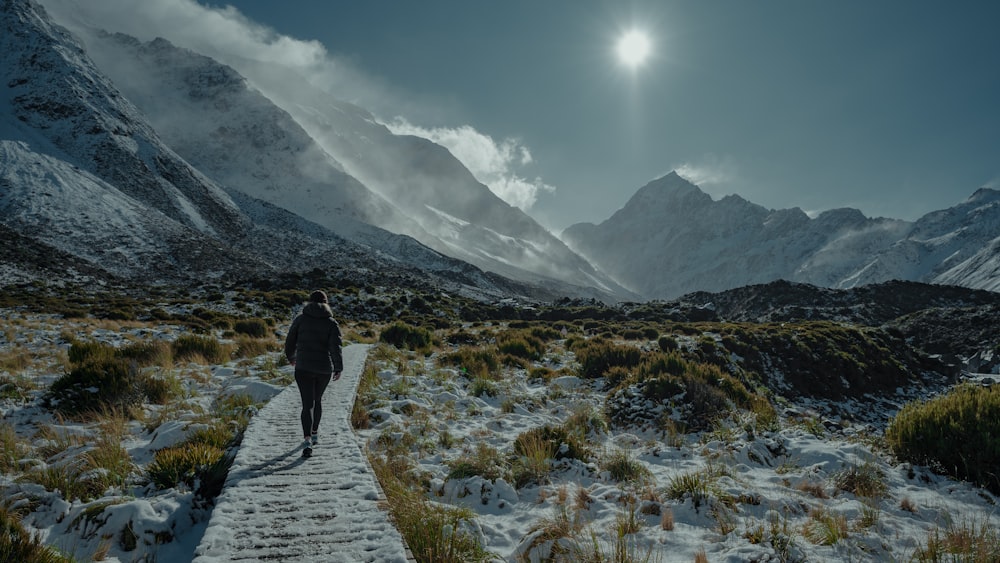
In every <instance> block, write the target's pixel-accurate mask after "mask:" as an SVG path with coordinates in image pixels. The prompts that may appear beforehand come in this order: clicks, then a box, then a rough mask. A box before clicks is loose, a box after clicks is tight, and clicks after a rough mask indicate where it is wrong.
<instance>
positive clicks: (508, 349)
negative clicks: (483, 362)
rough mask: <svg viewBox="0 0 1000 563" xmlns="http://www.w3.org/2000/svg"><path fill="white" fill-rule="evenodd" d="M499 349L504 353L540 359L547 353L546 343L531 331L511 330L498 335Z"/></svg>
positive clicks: (532, 359) (529, 358) (528, 358)
mask: <svg viewBox="0 0 1000 563" xmlns="http://www.w3.org/2000/svg"><path fill="white" fill-rule="evenodd" d="M497 349H498V350H499V351H500V353H502V354H510V355H512V356H517V357H518V358H524V359H526V360H529V361H538V360H540V359H542V355H544V354H545V343H544V342H542V340H541V339H539V338H536V337H534V336H532V335H531V334H529V333H525V332H521V331H510V332H502V333H500V334H498V335H497Z"/></svg>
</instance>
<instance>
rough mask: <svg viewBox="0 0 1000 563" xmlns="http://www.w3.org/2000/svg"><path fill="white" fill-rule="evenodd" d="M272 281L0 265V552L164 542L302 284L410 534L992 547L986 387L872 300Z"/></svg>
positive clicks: (96, 553) (206, 490)
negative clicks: (613, 297) (347, 377)
mask: <svg viewBox="0 0 1000 563" xmlns="http://www.w3.org/2000/svg"><path fill="white" fill-rule="evenodd" d="M285 281H286V282H287V283H286V284H285V285H283V286H277V285H275V284H272V285H261V284H258V285H246V286H228V287H226V286H222V285H213V286H207V287H203V288H197V289H193V290H190V291H177V290H171V289H167V288H153V289H145V290H143V291H142V292H131V291H128V290H115V291H112V290H104V291H101V292H93V293H92V292H88V291H85V290H83V289H82V288H65V287H59V288H56V287H46V286H44V285H42V284H37V285H34V286H24V287H20V288H7V289H6V290H4V292H3V293H0V307H2V309H3V311H4V315H3V319H4V320H3V321H2V323H3V324H2V326H0V400H2V402H0V405H2V409H3V421H2V422H0V471H2V472H3V480H2V481H0V483H2V486H3V489H4V495H3V499H4V502H3V506H2V507H0V524H3V530H4V532H3V534H2V536H0V560H12V561H13V560H18V561H71V560H78V561H79V560H94V561H101V560H108V561H176V560H183V559H182V558H181V559H178V554H181V553H190V552H191V544H192V542H194V543H197V540H198V538H197V537H194V538H193V539H192V536H197V535H198V533H199V530H200V529H201V528H199V525H201V524H203V523H204V522H205V520H206V519H207V517H208V514H209V513H210V511H211V508H212V505H213V502H214V499H215V497H216V496H217V495H218V494H219V492H220V490H221V486H222V484H223V482H224V480H225V476H226V471H227V469H228V464H229V463H230V462H231V460H232V457H233V455H234V453H235V451H236V448H238V447H239V443H240V437H241V435H242V431H243V429H245V428H246V425H247V423H248V421H249V418H250V417H252V416H253V414H254V413H255V412H256V409H257V408H259V406H260V405H261V404H262V401H263V400H266V399H267V398H268V397H269V396H272V395H273V394H274V393H275V392H276V390H279V389H280V388H282V387H284V386H286V385H289V384H290V383H291V380H290V378H289V373H290V372H289V370H288V368H287V366H285V365H284V360H283V359H282V357H281V354H280V351H279V346H280V340H281V334H282V332H281V331H282V328H283V327H284V326H287V323H288V322H289V321H290V320H291V316H292V314H293V312H294V310H295V309H296V308H297V306H298V305H299V304H301V303H302V300H303V299H304V298H305V297H306V295H307V294H308V289H312V288H315V287H320V288H324V289H326V290H327V291H328V293H329V294H330V296H331V302H332V303H331V304H332V306H333V308H334V309H335V311H337V316H338V318H339V319H341V321H342V326H343V328H344V329H345V335H346V338H347V340H349V341H354V342H370V343H376V342H377V344H375V345H374V346H373V347H372V348H371V351H370V353H369V360H368V364H367V365H366V368H365V371H364V373H363V376H362V379H361V384H360V387H359V391H358V399H357V401H356V402H355V405H354V409H353V411H352V413H351V420H352V422H353V424H354V426H355V428H357V429H358V430H357V431H358V433H359V436H360V438H361V440H362V441H363V442H364V443H365V444H367V448H368V451H369V457H370V460H371V463H372V467H373V468H374V470H375V472H376V475H377V477H378V478H379V480H380V482H381V483H382V486H383V489H384V490H385V491H386V493H387V495H388V499H389V502H388V504H389V507H390V508H391V511H392V514H393V516H394V519H395V522H396V524H397V526H398V527H399V528H400V530H401V532H402V533H403V535H404V537H405V538H406V540H407V542H408V544H409V547H410V548H411V550H412V551H413V553H414V555H415V556H416V557H417V559H418V560H420V561H492V560H509V561H595V562H596V561H619V562H628V561H674V560H681V561H841V560H850V561H920V562H922V561H950V560H963V561H995V560H998V558H1000V537H998V531H997V530H998V528H997V520H996V516H995V515H994V512H995V510H996V497H995V496H994V495H996V494H998V493H1000V481H998V480H997V474H996V469H995V468H997V467H1000V441H998V440H997V439H996V438H995V437H996V436H998V435H1000V428H997V426H996V425H997V424H998V423H997V421H1000V394H998V392H997V388H996V387H992V388H988V387H983V386H979V385H971V384H966V385H954V383H955V379H954V378H953V377H951V376H950V375H949V371H948V370H949V368H948V367H947V366H946V365H945V364H944V363H942V362H941V361H940V359H939V358H937V357H934V356H928V355H927V354H925V353H924V352H922V351H921V349H920V348H919V347H916V346H911V345H910V344H909V343H908V339H910V335H908V334H905V333H903V332H901V331H900V330H899V329H898V328H892V327H889V328H886V327H882V326H869V325H861V324H854V323H848V322H843V321H837V320H830V319H828V320H803V319H788V320H785V321H782V322H726V321H724V320H718V319H715V320H711V319H706V315H705V311H702V310H697V309H689V310H685V309H682V308H677V307H674V306H662V305H661V306H657V305H655V304H647V305H641V306H630V307H626V308H622V307H618V308H612V307H605V306H602V305H600V304H597V303H593V302H571V301H568V300H567V301H564V302H561V303H556V304H552V305H544V306H543V305H538V304H536V305H534V306H532V307H525V306H523V305H520V304H517V303H515V302H512V301H504V302H499V303H494V304H484V303H482V302H478V301H473V300H469V299H462V298H459V297H455V296H451V295H444V294H441V293H439V292H434V291H432V290H427V291H419V290H407V291H399V290H394V291H390V290H386V289H384V288H377V287H372V286H366V287H354V286H350V285H348V284H346V283H337V282H336V281H335V280H329V279H295V280H285ZM282 287H301V288H307V289H284V288H282ZM996 345H997V344H996V342H994V343H993V344H992V346H993V348H992V349H993V350H994V351H995V348H996ZM942 421H948V423H947V424H944V423H943V422H942ZM150 513H157V514H166V515H167V516H165V517H163V516H159V517H157V518H150V517H148V514H150ZM144 515H145V516H144Z"/></svg>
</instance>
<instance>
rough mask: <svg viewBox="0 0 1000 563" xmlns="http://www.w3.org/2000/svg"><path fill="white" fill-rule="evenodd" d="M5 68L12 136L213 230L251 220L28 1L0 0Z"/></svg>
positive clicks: (226, 233)
mask: <svg viewBox="0 0 1000 563" xmlns="http://www.w3.org/2000/svg"><path fill="white" fill-rule="evenodd" d="M2 14H3V24H2V26H3V33H2V37H0V50H2V51H3V53H4V59H3V67H2V69H0V72H2V76H3V83H4V84H6V85H7V86H8V88H7V91H6V93H5V100H4V101H5V102H6V104H5V105H7V106H8V107H9V110H10V111H9V113H8V112H4V114H3V116H2V117H0V119H3V120H4V122H5V123H4V125H5V126H4V129H5V130H8V131H11V136H10V137H7V136H6V135H5V138H8V139H11V140H23V141H26V142H27V143H28V144H29V145H30V146H32V147H33V148H34V149H35V150H38V151H40V152H44V153H47V154H51V155H53V156H55V157H56V158H59V159H60V160H65V161H68V162H71V163H73V164H77V165H79V166H81V167H82V168H85V169H87V170H90V171H92V172H93V173H94V175H95V176H97V177H98V178H100V179H102V180H104V181H106V182H107V183H109V184H111V185H114V186H115V187H117V188H118V189H119V190H121V191H122V192H123V193H124V194H125V195H127V196H129V197H132V198H133V199H135V200H136V201H138V202H141V203H143V204H145V205H148V206H150V207H152V208H154V209H156V210H158V211H159V212H161V213H163V214H164V215H166V216H167V217H169V218H171V219H173V220H174V221H177V222H178V223H180V224H182V225H185V226H187V227H190V228H193V229H195V230H198V231H200V232H202V233H205V234H207V235H213V236H220V237H224V238H230V237H238V236H239V235H240V233H241V230H242V229H244V228H245V227H246V225H245V223H244V222H243V220H242V217H241V215H240V213H239V210H238V209H237V208H236V206H235V204H233V202H232V200H230V199H229V197H228V195H226V193H225V192H224V191H222V190H221V189H220V188H219V187H218V186H216V185H214V184H213V183H212V182H210V181H208V179H207V178H205V177H204V176H203V175H202V174H200V173H199V172H198V171H197V170H195V169H193V168H192V167H191V166H189V165H188V164H187V163H185V162H184V161H183V160H182V159H181V158H180V157H178V156H177V155H176V154H175V153H174V152H173V151H172V150H170V149H169V148H168V147H167V146H166V145H165V144H163V143H162V142H161V140H160V139H159V137H158V135H157V134H156V132H155V130H154V129H153V128H152V127H151V126H150V125H149V124H148V123H147V122H146V121H145V120H144V119H143V118H142V115H141V114H140V112H139V111H138V110H137V109H136V108H135V106H134V105H132V103H131V102H129V101H128V100H127V99H125V98H124V97H122V95H121V94H120V93H119V91H118V90H117V89H116V88H115V86H114V85H113V84H112V83H111V81H110V80H108V79H107V78H106V77H105V76H104V75H102V74H101V73H100V72H99V71H98V70H97V69H96V68H95V67H94V65H93V63H92V62H91V61H90V59H89V58H88V57H87V55H86V53H85V52H84V50H83V49H82V48H81V46H80V45H79V43H77V42H76V41H75V39H74V38H73V37H71V36H70V35H69V34H68V33H67V32H66V31H65V30H64V29H62V28H60V27H58V26H56V25H54V24H52V23H51V22H50V21H49V20H48V18H47V17H46V16H45V15H44V10H42V8H40V7H39V6H37V5H35V4H33V3H30V2H18V1H6V2H4V3H3V5H2Z"/></svg>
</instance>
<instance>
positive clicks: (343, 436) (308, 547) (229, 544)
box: [194, 345, 412, 563]
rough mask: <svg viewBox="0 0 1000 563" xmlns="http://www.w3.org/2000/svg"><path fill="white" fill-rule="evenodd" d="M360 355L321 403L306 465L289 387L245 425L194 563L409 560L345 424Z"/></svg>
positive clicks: (363, 350) (347, 363) (356, 350)
mask: <svg viewBox="0 0 1000 563" xmlns="http://www.w3.org/2000/svg"><path fill="white" fill-rule="evenodd" d="M367 351H368V347H367V346H363V345H353V346H348V347H345V348H344V373H343V376H342V377H341V379H340V380H339V381H335V382H332V383H331V384H330V386H329V387H328V388H327V391H326V394H325V395H324V398H323V407H324V411H323V419H322V423H321V426H320V432H319V438H320V443H319V444H318V445H317V446H316V448H315V453H314V455H313V456H312V457H311V458H308V459H305V458H302V457H301V442H302V438H301V432H302V431H301V426H300V423H299V410H300V408H301V407H300V404H301V403H300V402H299V394H298V389H297V388H296V387H295V384H294V383H293V384H292V385H291V386H289V387H288V388H287V389H285V390H284V391H282V392H281V393H280V394H278V395H277V396H276V397H274V399H272V400H271V401H270V402H269V403H268V404H267V405H266V406H265V407H264V408H263V409H261V411H260V412H259V413H258V414H257V415H256V416H255V417H254V418H253V419H252V421H251V422H250V426H249V427H248V428H247V432H246V435H245V436H244V438H243V443H242V445H241V446H240V450H239V452H238V453H237V455H236V459H235V461H234V462H233V466H232V469H231V470H230V472H229V477H228V478H227V479H226V484H225V488H224V489H223V492H222V494H221V495H220V496H219V498H218V499H217V503H216V506H215V509H214V511H213V512H212V517H211V519H210V521H209V523H208V527H207V529H206V531H205V535H204V537H203V538H202V541H201V543H200V544H199V546H198V548H197V549H196V550H195V558H194V561H195V562H196V563H224V562H250V561H282V562H285V561H288V562H298V561H302V562H310V563H322V562H345V563H348V562H349V563H361V562H399V563H405V562H407V561H412V558H409V557H408V555H407V551H406V549H405V547H404V542H403V539H402V537H401V536H400V534H399V532H398V531H397V530H396V528H395V527H393V525H392V523H391V522H390V521H389V516H388V514H387V513H386V512H385V511H384V510H383V509H382V508H381V507H380V503H379V500H380V499H381V490H380V489H379V487H378V484H377V482H376V480H375V478H374V475H372V473H371V468H370V466H369V465H368V462H367V460H366V459H365V458H364V455H363V453H362V451H361V448H360V447H359V443H358V441H357V439H356V437H355V435H354V432H353V430H352V429H351V426H350V412H351V407H352V403H353V400H354V395H355V392H356V390H357V386H358V380H359V378H360V375H361V370H362V368H363V367H364V362H365V357H366V355H367Z"/></svg>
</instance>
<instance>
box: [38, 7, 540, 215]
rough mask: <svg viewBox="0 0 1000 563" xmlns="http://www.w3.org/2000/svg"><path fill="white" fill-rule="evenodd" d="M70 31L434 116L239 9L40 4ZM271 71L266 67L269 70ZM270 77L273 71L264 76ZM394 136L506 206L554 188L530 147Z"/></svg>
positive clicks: (443, 134)
mask: <svg viewBox="0 0 1000 563" xmlns="http://www.w3.org/2000/svg"><path fill="white" fill-rule="evenodd" d="M41 2H42V4H43V5H44V6H45V8H46V9H47V10H49V11H50V12H51V13H52V14H53V16H55V18H56V19H57V20H58V21H60V22H62V23H65V24H71V25H82V26H88V27H95V28H101V29H106V30H109V31H113V32H122V33H126V34H128V35H132V36H134V37H137V38H138V39H140V40H143V41H149V40H151V39H154V38H155V37H164V38H166V39H167V40H169V41H170V42H172V43H174V44H175V45H179V46H182V47H186V48H189V49H192V50H194V51H197V52H199V53H202V54H205V55H208V56H210V57H213V58H216V59H218V60H220V61H221V62H223V63H226V64H229V65H231V66H233V67H234V68H236V69H237V70H239V71H240V72H241V73H243V74H244V75H246V76H248V77H249V78H251V79H252V78H253V75H255V73H257V72H259V66H254V65H250V66H247V65H246V62H247V61H255V62H256V63H264V64H265V65H267V64H274V65H281V66H283V67H286V68H290V69H293V70H296V71H298V74H299V75H300V76H302V77H305V78H307V79H308V80H309V81H310V82H312V83H313V85H315V86H317V87H319V88H322V89H323V90H325V91H328V92H331V93H333V94H334V95H335V96H336V97H338V98H340V99H342V100H345V101H349V102H354V103H357V104H358V105H361V106H363V107H365V108H366V109H368V110H370V111H372V112H374V113H390V114H398V113H408V112H411V114H412V113H419V112H428V111H430V112H435V113H436V111H435V110H433V109H430V108H417V107H414V106H413V105H412V104H411V103H410V102H409V101H408V99H409V98H411V96H405V95H397V94H396V93H395V91H396V89H395V88H393V87H391V86H389V85H387V84H385V83H383V82H381V81H380V80H378V79H376V78H373V77H371V76H369V75H367V74H366V73H365V72H364V71H362V70H360V69H358V68H356V67H355V65H353V64H352V63H351V62H350V60H348V59H345V58H343V57H338V56H335V55H333V54H332V53H330V52H328V51H327V49H326V48H325V47H324V46H323V44H321V43H320V42H318V41H305V40H300V39H295V38H293V37H289V36H287V35H282V34H280V33H278V32H276V31H275V30H274V29H272V28H270V27H267V26H264V25H261V24H259V23H257V22H254V21H252V20H250V19H248V18H247V17H245V16H244V15H243V14H241V13H240V12H239V11H238V10H237V9H236V8H233V7H232V6H225V7H222V8H219V7H209V6H205V5H202V4H199V3H198V2H195V1H194V0H143V1H141V2H137V1H136V0H41ZM265 68H266V66H265ZM265 72H266V71H265ZM387 125H388V126H389V127H390V128H391V129H392V130H393V131H394V132H397V133H406V134H412V135H419V136H421V137H425V138H428V139H430V140H432V141H434V142H436V143H438V144H441V145H443V146H445V147H446V148H448V149H449V150H450V151H451V152H452V154H454V155H455V157H456V158H458V159H459V160H460V161H461V162H462V163H463V164H464V165H465V166H466V167H467V168H468V169H469V170H470V171H471V172H472V174H473V175H474V176H475V177H476V179H477V180H479V181H480V182H482V183H483V184H486V185H487V186H489V188H490V189H491V190H492V191H493V193H495V194H496V195H497V196H498V197H500V198H501V199H503V200H504V201H506V202H507V203H509V204H511V205H514V206H517V207H520V208H521V209H528V208H530V207H531V206H532V205H533V204H534V203H535V201H536V200H537V197H538V194H539V193H541V192H551V191H554V190H555V188H553V187H552V186H550V185H548V184H546V183H545V182H543V181H542V180H541V179H539V178H535V179H534V180H529V179H526V178H524V177H522V176H521V175H519V173H518V170H519V169H520V168H521V167H523V166H525V165H527V164H530V163H531V162H532V159H531V153H530V151H529V150H528V148H527V147H525V146H523V145H521V144H520V143H519V142H518V141H516V140H513V139H504V140H503V141H500V142H496V141H495V140H494V139H493V138H492V137H490V136H489V135H486V134H483V133H480V132H478V131H476V130H475V129H473V128H472V127H470V126H467V125H463V126H459V127H455V128H446V127H439V128H430V129H425V128H419V127H416V126H413V125H410V124H409V123H408V122H407V121H406V120H405V119H402V118H398V119H397V120H396V121H394V122H393V123H389V124H387Z"/></svg>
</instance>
